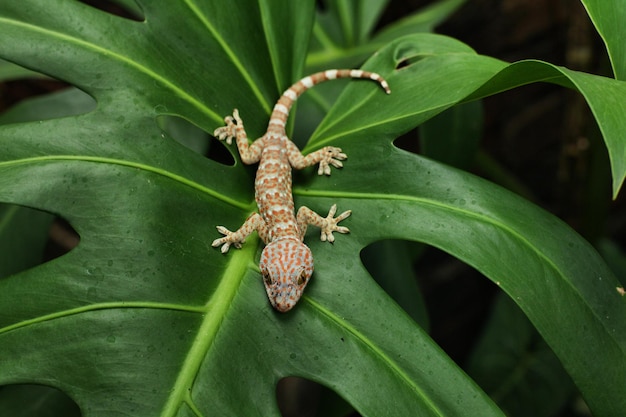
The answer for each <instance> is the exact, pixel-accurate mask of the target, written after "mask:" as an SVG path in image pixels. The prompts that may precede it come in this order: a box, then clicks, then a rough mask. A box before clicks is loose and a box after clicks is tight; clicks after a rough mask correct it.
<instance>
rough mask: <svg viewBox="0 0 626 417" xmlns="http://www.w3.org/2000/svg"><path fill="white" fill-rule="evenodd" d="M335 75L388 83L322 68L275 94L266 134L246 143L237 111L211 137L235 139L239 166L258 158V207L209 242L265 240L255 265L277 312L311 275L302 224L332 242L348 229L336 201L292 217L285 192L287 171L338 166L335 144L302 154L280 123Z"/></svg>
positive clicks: (290, 303)
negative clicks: (323, 212)
mask: <svg viewBox="0 0 626 417" xmlns="http://www.w3.org/2000/svg"><path fill="white" fill-rule="evenodd" d="M336 78H366V79H370V80H373V81H376V82H378V83H379V84H380V85H381V87H382V88H383V89H384V90H385V92H386V93H387V94H389V93H390V90H389V85H388V84H387V82H386V81H385V80H384V79H383V78H382V77H381V76H380V75H378V74H375V73H373V72H367V71H361V70H328V71H323V72H318V73H316V74H313V75H310V76H308V77H305V78H303V79H301V80H300V81H298V82H297V83H295V84H294V85H292V86H291V87H289V88H288V89H287V90H286V91H285V92H284V93H283V95H282V96H281V97H280V99H279V100H278V102H277V103H276V105H275V106H274V110H273V111H272V115H271V117H270V121H269V126H268V128H267V132H266V133H265V134H264V135H263V136H262V137H260V138H258V139H257V140H255V141H254V142H252V143H251V144H249V143H248V137H247V135H246V132H245V130H244V127H243V122H242V121H241V118H240V117H239V112H238V111H237V109H235V110H234V111H233V115H232V116H227V117H226V118H225V119H224V121H225V122H226V126H224V127H220V128H218V129H216V130H215V133H214V136H215V137H217V138H218V139H219V140H226V143H228V144H229V145H230V144H231V143H232V139H233V138H235V141H236V143H237V148H238V149H239V154H240V156H241V160H242V161H243V162H244V163H245V164H254V163H256V162H259V167H258V169H257V173H256V180H255V182H254V190H255V199H256V203H257V206H258V208H259V211H258V213H253V214H252V215H250V217H248V219H247V220H246V221H245V222H244V224H243V225H242V226H241V227H240V228H239V229H238V230H237V231H235V232H231V231H230V230H228V229H226V228H225V227H224V226H217V230H218V231H219V232H220V233H221V234H223V235H224V236H223V237H221V238H218V239H215V240H214V241H213V244H212V245H213V246H214V247H217V246H221V251H222V253H226V252H228V249H229V248H230V246H231V245H233V246H235V247H236V248H240V247H241V244H242V243H243V242H244V240H245V238H246V237H247V236H248V235H250V234H251V233H252V232H253V231H255V230H256V231H257V232H258V234H259V237H260V238H261V240H263V242H264V243H265V248H264V249H263V252H262V254H261V260H260V263H259V268H260V270H261V274H262V275H263V283H264V285H265V290H266V292H267V296H268V298H269V300H270V303H271V304H272V306H273V307H274V308H275V309H276V310H278V311H280V312H286V311H289V310H290V309H291V308H293V306H294V305H295V304H296V303H297V302H298V300H299V299H300V297H301V296H302V292H303V290H304V287H305V286H306V285H307V283H308V281H309V279H310V278H311V275H312V274H313V256H312V254H311V250H310V249H309V248H308V246H306V245H305V244H304V242H303V241H304V235H305V233H306V230H307V227H308V225H313V226H317V227H319V228H320V229H321V240H322V241H328V242H330V243H332V242H333V241H334V240H335V238H334V236H333V232H338V233H348V232H349V230H348V228H347V227H344V226H339V225H338V223H339V222H340V221H342V220H344V219H345V218H347V217H348V216H350V214H351V211H350V210H348V211H344V212H343V213H341V214H340V215H339V216H337V217H334V216H335V213H336V212H337V205H336V204H333V205H332V207H331V208H330V211H329V212H328V215H327V216H326V217H322V216H320V215H319V214H317V213H315V212H314V211H312V210H311V209H309V208H308V207H304V206H303V207H300V209H299V210H298V213H297V214H296V215H295V216H294V202H293V196H292V194H291V169H292V168H295V169H303V168H305V167H308V166H311V165H315V164H317V163H319V169H318V174H319V175H322V174H325V175H330V166H331V165H332V166H334V167H335V168H341V167H342V166H343V165H342V163H341V161H342V160H345V159H346V158H347V156H346V154H344V153H343V152H342V151H341V149H340V148H337V147H334V146H326V147H324V148H322V149H319V150H317V151H315V152H312V153H310V154H308V155H306V156H304V155H302V153H301V152H300V150H299V149H298V147H297V146H296V145H295V144H294V143H293V142H292V141H291V140H290V139H289V138H288V137H287V134H286V133H285V124H286V122H287V118H288V117H289V110H290V109H291V107H292V105H293V104H294V102H295V101H296V99H297V98H298V97H299V96H300V95H301V94H302V93H304V92H305V91H306V90H308V89H309V88H311V87H313V86H314V85H316V84H319V83H321V82H324V81H327V80H334V79H336Z"/></svg>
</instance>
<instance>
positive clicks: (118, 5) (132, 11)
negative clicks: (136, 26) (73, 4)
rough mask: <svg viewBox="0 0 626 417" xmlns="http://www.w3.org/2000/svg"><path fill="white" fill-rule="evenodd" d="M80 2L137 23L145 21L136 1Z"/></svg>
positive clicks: (96, 0)
mask: <svg viewBox="0 0 626 417" xmlns="http://www.w3.org/2000/svg"><path fill="white" fill-rule="evenodd" d="M80 2H81V3H84V4H86V5H88V6H91V7H93V8H95V9H98V10H102V11H103V12H107V13H110V14H112V15H115V16H119V17H123V18H126V19H130V20H135V21H137V22H143V21H144V20H145V18H144V15H143V13H142V10H141V8H140V7H139V6H138V5H137V3H135V2H134V1H133V2H130V1H119V0H118V1H115V0H80Z"/></svg>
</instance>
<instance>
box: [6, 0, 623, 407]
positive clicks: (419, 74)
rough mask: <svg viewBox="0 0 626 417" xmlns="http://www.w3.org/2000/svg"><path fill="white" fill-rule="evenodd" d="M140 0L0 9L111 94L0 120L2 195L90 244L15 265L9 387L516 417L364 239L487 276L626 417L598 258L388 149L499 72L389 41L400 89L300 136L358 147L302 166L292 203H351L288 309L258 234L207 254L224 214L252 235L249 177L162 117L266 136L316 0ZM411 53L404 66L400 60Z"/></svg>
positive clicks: (109, 398) (611, 309) (428, 42)
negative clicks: (25, 119)
mask: <svg viewBox="0 0 626 417" xmlns="http://www.w3.org/2000/svg"><path fill="white" fill-rule="evenodd" d="M138 4H139V5H140V6H141V9H142V12H143V14H144V16H145V21H144V22H136V21H133V20H129V19H124V18H119V17H115V16H111V15H108V14H106V13H104V12H101V11H98V10H95V9H93V8H91V7H89V6H86V5H84V4H82V3H80V2H67V1H62V0H52V1H49V8H46V9H43V8H41V5H40V2H39V1H36V0H24V1H22V2H19V4H17V3H16V2H1V3H0V56H2V57H4V58H6V59H9V60H11V61H14V62H17V63H18V64H20V65H23V66H25V67H28V68H33V69H35V70H38V71H42V72H45V73H46V74H48V75H50V76H53V77H55V78H58V79H62V80H65V81H67V82H69V83H72V84H74V85H75V86H77V87H79V88H81V89H83V90H84V91H86V92H88V93H89V94H90V95H92V96H93V97H94V98H95V99H96V101H97V103H98V106H97V108H96V109H95V110H94V111H92V112H90V113H88V114H84V115H79V116H72V117H66V118H57V119H52V120H46V121H42V122H34V123H26V124H12V125H7V126H4V127H1V128H0V146H1V147H2V149H3V152H2V154H0V200H1V201H3V202H9V203H13V204H21V205H25V206H30V207H34V208H38V209H42V210H46V211H50V212H53V213H56V214H59V215H60V216H62V217H63V218H65V219H67V220H68V221H69V222H70V223H71V225H72V226H73V227H74V228H75V230H76V231H77V232H78V233H79V235H80V237H81V241H80V244H79V245H78V246H77V247H76V248H75V249H73V250H72V251H71V252H69V253H68V254H66V255H64V256H62V257H60V258H58V259H55V260H54V261H51V262H48V263H46V264H43V265H41V266H38V267H37V268H34V269H31V270H28V271H24V272H22V273H20V274H17V275H13V276H11V277H9V278H6V279H3V280H0V358H10V359H9V360H5V361H4V362H2V363H1V365H0V366H1V368H0V383H2V384H14V383H18V382H19V383H23V382H29V383H39V384H46V385H49V386H54V387H57V388H59V389H61V390H63V391H64V392H65V393H67V394H68V395H69V396H70V397H71V398H72V399H73V400H75V401H76V403H77V404H78V405H79V406H80V408H81V411H82V412H83V415H85V416H107V417H108V416H117V415H133V416H144V415H145V416H153V415H161V416H173V415H187V416H190V415H196V416H200V415H246V416H251V415H263V416H277V415H279V412H278V409H277V406H276V404H275V400H274V398H275V385H276V383H277V381H278V380H280V379H281V378H282V377H285V376H290V375H295V376H301V377H304V378H307V379H310V380H313V381H316V382H319V383H321V384H322V385H324V386H326V387H328V388H330V389H332V390H333V391H335V392H336V393H338V394H339V395H340V396H341V397H343V398H344V399H345V400H346V401H348V402H349V403H350V404H351V405H352V406H354V408H355V409H356V410H357V411H358V412H359V413H360V414H362V415H365V416H368V415H369V416H385V415H393V416H414V415H424V416H465V415H480V416H502V415H503V413H502V412H501V411H500V410H499V409H498V408H497V407H496V406H495V405H494V403H493V402H492V401H491V400H490V399H489V398H488V397H487V396H486V395H485V393H484V392H482V390H481V389H480V388H478V387H477V386H476V384H475V383H474V382H473V381H472V380H471V379H469V378H468V377H467V376H466V375H465V374H464V373H463V372H462V371H461V370H460V369H459V368H458V367H457V366H456V365H455V364H454V363H453V362H452V361H451V360H450V359H449V358H448V357H447V355H446V354H445V353H444V352H442V351H441V349H439V347H438V346H437V345H436V344H435V343H434V342H433V341H432V340H431V339H430V338H429V337H428V335H426V334H425V332H424V331H423V330H422V329H421V328H420V327H419V326H418V325H416V324H415V322H414V321H413V320H412V319H410V318H409V317H408V315H407V314H406V313H405V312H404V311H403V310H402V309H401V308H400V307H399V306H398V305H397V304H395V303H394V302H393V301H392V300H391V299H390V297H389V296H388V295H387V294H386V293H385V292H384V291H382V290H381V289H380V287H379V286H378V285H377V284H376V283H375V282H374V281H373V280H372V279H371V277H370V276H369V275H368V273H367V271H366V270H365V268H364V267H363V265H362V264H361V262H360V257H359V255H360V252H361V251H362V250H363V248H364V247H365V246H367V245H369V244H370V243H372V242H375V241H380V240H382V239H404V240H415V241H422V242H425V243H428V244H431V245H434V246H436V247H439V248H441V249H443V250H446V251H448V252H450V253H452V254H454V255H455V256H457V257H458V258H460V259H461V260H464V261H466V262H467V263H468V264H470V265H473V266H474V267H476V268H477V269H479V270H480V271H481V272H483V273H484V274H486V275H487V276H489V277H490V278H491V279H493V280H494V281H496V282H497V283H498V284H499V285H500V286H501V287H502V288H503V289H504V290H505V291H506V292H507V293H508V294H510V295H511V296H512V298H513V299H514V300H515V301H516V302H517V303H518V305H520V307H522V309H523V310H524V311H525V313H526V314H527V316H528V317H529V318H530V320H531V321H532V322H533V324H534V325H535V326H536V327H537V329H538V330H539V331H540V332H541V333H542V335H543V337H544V338H545V340H546V341H547V342H548V343H549V344H550V346H551V347H552V348H553V350H554V351H555V352H556V353H557V355H558V356H559V358H560V359H561V360H562V362H563V363H564V366H565V368H566V370H567V371H568V372H569V373H570V375H571V376H572V378H573V379H574V381H575V382H576V384H577V385H578V387H579V388H580V389H581V392H582V393H583V394H584V395H585V398H586V400H587V401H588V403H589V404H590V405H591V407H592V408H593V409H594V412H595V413H596V414H598V415H620V414H624V411H625V410H626V404H625V401H626V400H625V399H624V398H623V396H621V391H620V390H621V385H620V384H615V385H612V386H604V385H603V384H600V383H599V381H605V380H607V378H609V379H610V380H612V381H623V380H625V375H626V360H625V359H626V358H625V354H624V352H625V350H626V349H625V348H624V346H625V343H626V341H624V339H623V336H622V335H624V334H626V329H625V326H626V324H625V323H624V321H623V320H621V318H622V317H624V314H626V311H625V309H626V307H625V306H624V302H623V298H621V297H620V296H619V294H617V292H616V291H615V286H616V282H617V281H616V280H615V278H614V277H613V276H612V275H611V272H610V271H609V270H608V268H607V267H606V265H605V264H604V263H603V262H602V260H601V259H600V258H599V257H598V256H597V254H596V252H595V251H594V250H593V249H592V248H591V247H590V246H589V245H588V244H587V243H586V242H585V241H584V240H583V239H582V238H580V237H579V236H578V235H576V234H575V233H574V232H572V231H571V229H569V228H568V227H567V226H565V225H564V224H563V223H562V222H560V221H558V220H557V219H555V218H554V217H553V216H551V215H549V214H548V213H546V212H544V211H542V210H539V209H537V208H536V207H534V206H533V205H531V204H529V203H528V202H526V201H525V200H522V199H520V198H519V197H516V196H514V195H512V194H511V193H508V192H506V191H503V190H501V189H500V188H498V187H496V186H494V185H493V184H490V183H488V182H486V181H484V180H480V179H477V178H475V177H473V176H471V175H468V174H467V173H464V172H461V171H458V170H455V169H452V168H450V167H446V166H443V165H441V164H439V163H436V162H433V161H429V160H426V159H424V158H422V157H419V156H416V155H411V154H408V153H406V152H404V151H401V150H399V149H397V148H396V147H394V146H393V144H392V141H393V139H395V137H396V136H397V135H398V134H399V133H400V132H403V131H407V130H410V129H412V128H415V126H417V125H418V124H419V123H421V122H422V121H424V120H426V119H428V118H430V117H432V116H434V115H435V114H438V113H440V112H441V111H443V110H445V109H447V108H449V107H451V106H453V105H455V104H456V103H458V102H460V101H462V100H464V99H466V97H468V96H469V95H471V94H475V91H476V90H477V89H479V88H480V86H482V85H485V83H488V82H489V80H490V79H492V78H493V77H494V76H495V75H496V74H497V73H498V72H500V71H502V70H503V69H505V68H507V65H506V64H504V63H502V62H500V61H497V60H494V59H491V58H487V57H481V56H479V55H476V54H475V53H474V52H473V51H472V50H471V49H470V48H469V47H467V46H466V45H464V44H462V43H460V42H457V41H454V40H451V39H448V38H445V37H438V36H432V35H421V36H413V37H406V38H402V39H400V40H397V41H394V42H392V43H390V44H389V45H388V46H386V47H385V48H384V49H383V50H381V52H380V53H379V54H378V55H376V56H374V57H373V59H372V60H370V61H369V62H368V63H367V64H366V67H367V68H370V69H375V70H377V71H379V72H381V73H382V74H383V75H384V76H385V77H387V78H388V80H389V82H390V85H391V88H392V91H393V93H392V95H391V96H385V95H384V94H383V93H382V91H381V90H380V88H379V87H378V86H376V85H374V84H372V83H370V82H367V81H362V82H354V83H351V85H350V86H349V87H347V88H346V90H345V91H344V93H343V94H342V96H341V97H340V98H339V100H338V102H337V104H336V105H335V106H334V107H333V108H332V109H331V110H330V112H329V113H328V116H327V117H326V119H325V120H324V122H323V123H322V124H321V125H320V127H319V128H318V130H317V131H316V133H315V134H314V136H313V138H312V140H311V141H310V142H309V144H308V145H307V151H308V150H312V149H315V148H318V147H320V146H322V145H324V144H333V145H338V146H341V147H343V149H344V150H345V151H346V153H347V154H348V155H349V159H348V160H347V161H346V164H345V169H344V170H342V171H340V172H334V173H333V175H332V176H331V177H330V178H328V177H317V176H315V175H314V172H312V171H313V170H305V171H304V172H302V173H300V174H299V175H298V176H297V177H296V187H295V188H294V194H295V196H296V204H297V205H298V206H301V205H307V206H309V207H310V208H312V209H314V210H316V211H318V212H320V213H323V212H325V211H326V210H327V209H328V207H329V206H330V205H331V204H333V203H337V204H338V206H339V209H340V210H343V209H352V210H353V215H352V217H350V218H349V219H346V221H345V224H346V226H348V227H350V229H351V231H352V233H351V234H350V235H346V236H343V235H342V236H338V237H337V241H336V242H335V244H334V245H329V244H327V243H325V242H320V241H319V240H318V239H317V237H316V236H315V234H314V231H311V234H309V235H308V236H307V237H306V241H307V242H308V243H309V244H310V247H311V249H312V251H313V253H314V255H315V259H316V273H315V278H314V279H313V280H312V282H311V284H310V285H309V286H308V287H307V292H306V294H305V296H304V297H303V299H302V300H301V302H300V304H299V305H298V306H297V307H296V309H295V310H293V311H291V312H290V313H289V314H285V315H281V314H279V313H276V312H275V311H273V310H272V309H271V307H270V306H269V303H268V302H267V299H266V296H265V294H264V291H263V285H262V283H261V277H260V274H259V270H258V267H257V263H256V262H257V257H258V249H259V247H260V243H259V240H258V238H257V237H256V236H254V237H251V238H249V239H248V241H247V243H246V245H244V247H243V248H242V249H241V250H238V251H237V250H232V252H230V253H228V254H227V255H222V254H221V253H219V251H218V250H216V249H215V248H212V247H211V242H212V240H213V239H214V238H215V237H217V236H216V235H217V232H216V231H215V229H214V227H215V225H217V224H223V225H226V226H227V227H229V228H233V227H238V226H239V225H240V224H241V223H242V222H243V221H244V220H245V218H246V217H247V216H248V215H249V214H250V213H251V212H253V211H255V210H256V207H255V204H254V200H253V186H252V184H253V175H254V172H253V169H249V168H248V167H244V166H243V165H242V164H241V162H240V160H239V158H238V157H236V158H235V160H236V161H237V162H236V163H235V165H234V166H230V165H225V164H222V163H220V162H217V161H213V160H210V159H207V158H204V157H202V156H201V155H199V154H198V153H196V152H194V151H192V150H190V149H188V148H187V147H185V146H183V145H182V144H180V143H178V142H177V141H175V140H173V139H172V138H170V137H169V136H168V135H167V134H166V133H165V132H163V131H162V129H161V128H160V127H159V122H158V119H159V118H160V117H163V116H179V117H182V118H184V119H186V120H188V121H189V122H191V123H192V124H194V125H196V126H198V127H199V128H201V129H204V130H205V131H209V132H210V131H212V129H214V128H215V127H217V126H219V125H221V124H222V118H223V117H224V116H225V115H227V114H230V112H231V111H232V109H233V108H234V107H235V106H236V107H238V108H239V110H240V111H241V114H242V116H243V119H244V121H245V125H246V129H247V130H248V133H249V134H250V136H251V137H255V136H258V135H260V134H262V132H263V131H264V128H265V124H266V123H267V114H268V112H269V109H270V108H271V106H272V103H273V102H274V100H275V99H276V98H277V95H278V94H279V92H280V89H282V88H284V87H285V86H286V85H282V84H283V83H284V82H286V81H287V80H290V79H291V80H290V81H289V82H291V81H295V79H293V78H292V77H293V74H294V73H296V72H291V71H294V68H295V69H298V68H301V65H302V63H303V62H304V53H305V52H304V51H305V49H306V48H305V46H306V45H307V41H308V36H309V29H310V27H311V25H312V19H313V14H312V12H311V11H312V8H313V4H312V2H311V1H310V2H308V3H306V4H305V5H304V6H302V7H295V6H294V7H290V6H289V5H288V4H287V0H285V1H282V2H278V1H271V2H270V1H269V0H268V1H262V2H260V3H258V2H249V3H246V5H245V6H246V7H242V6H241V4H240V3H237V4H235V3H232V4H227V5H224V3H223V2H210V1H203V2H199V1H198V2H192V1H183V2H169V1H165V0H151V1H139V2H138ZM234 10H235V11H234ZM276 16H280V19H277V18H275V17H276ZM276 22H281V23H282V24H283V26H284V27H280V28H277V27H276V26H277V25H278V24H277V23H276ZM293 22H301V23H302V22H304V24H302V25H299V26H296V25H295V23H293ZM237 27H244V28H246V31H245V32H242V31H239V30H236V28H237ZM286 33H287V34H288V35H289V36H288V37H287V38H285V34H286ZM119 34H124V35H123V36H119ZM250 34H263V36H254V35H253V36H251V35H250ZM275 43H280V45H281V46H280V47H276V45H275ZM283 47H284V50H283ZM278 52H280V54H281V57H280V58H279V57H277V56H276V54H277V53H278ZM282 54H285V55H284V56H282ZM400 62H405V63H408V64H409V65H407V66H405V67H404V68H402V69H399V70H396V66H397V65H398V64H399V63H400ZM287 63H289V64H287ZM514 82H520V80H519V77H518V78H516V79H515V80H514ZM592 84H593V83H592ZM487 85H488V88H493V86H492V85H491V84H487ZM505 88H510V83H509V84H506V83H505V84H504V85H503V89H505ZM612 115H613V114H612V113H609V115H608V116H607V117H612ZM596 116H597V117H598V118H601V117H603V115H602V114H599V113H598V114H596ZM618 126H619V125H618ZM608 133H609V134H617V133H616V132H612V131H611V132H608ZM605 134H606V132H605ZM231 152H233V154H234V153H235V151H234V150H232V148H231ZM59 196H62V198H59ZM578 337H580V338H581V340H584V341H585V343H576V342H578V341H579V340H578V339H577V338H578ZM3 411H5V410H3ZM9 411H11V410H9Z"/></svg>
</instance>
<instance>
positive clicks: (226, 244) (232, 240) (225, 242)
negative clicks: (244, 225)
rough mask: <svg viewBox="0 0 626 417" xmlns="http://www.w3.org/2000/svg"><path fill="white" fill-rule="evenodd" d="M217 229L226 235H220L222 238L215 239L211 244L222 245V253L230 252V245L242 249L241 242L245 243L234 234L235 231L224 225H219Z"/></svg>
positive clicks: (214, 245)
mask: <svg viewBox="0 0 626 417" xmlns="http://www.w3.org/2000/svg"><path fill="white" fill-rule="evenodd" d="M217 231H218V232H220V233H221V234H223V235H224V237H220V238H217V239H215V240H214V241H213V243H211V246H213V247H214V248H216V247H218V246H220V245H221V246H222V247H221V249H220V251H221V252H222V253H226V252H228V249H230V245H233V246H234V247H236V248H237V249H241V244H242V243H243V240H238V239H237V238H236V237H235V236H234V232H231V231H230V230H228V229H227V228H225V227H224V226H217Z"/></svg>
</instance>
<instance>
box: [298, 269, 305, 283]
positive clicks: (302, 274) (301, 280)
mask: <svg viewBox="0 0 626 417" xmlns="http://www.w3.org/2000/svg"><path fill="white" fill-rule="evenodd" d="M305 282H306V271H302V272H301V273H300V276H299V277H298V280H297V281H296V284H298V285H302V284H304V283H305Z"/></svg>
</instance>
